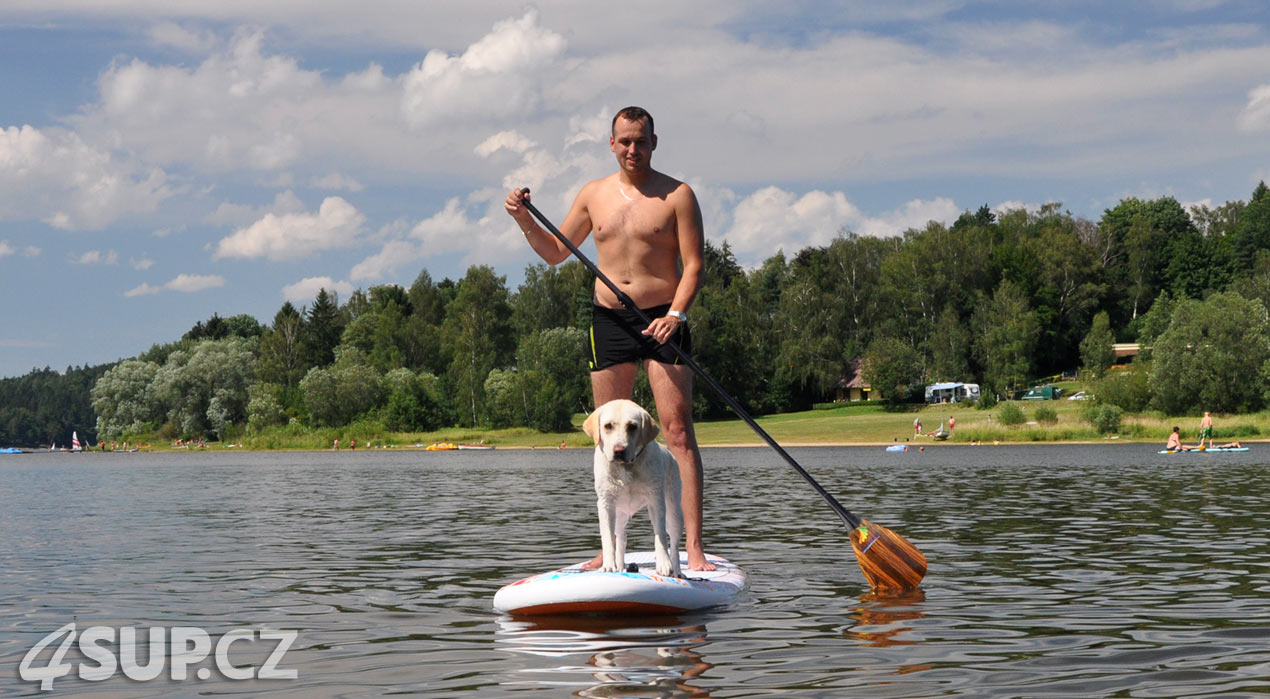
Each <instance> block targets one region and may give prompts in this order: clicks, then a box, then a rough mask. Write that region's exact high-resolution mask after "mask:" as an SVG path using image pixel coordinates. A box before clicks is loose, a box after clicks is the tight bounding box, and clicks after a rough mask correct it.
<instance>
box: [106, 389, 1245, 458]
mask: <svg viewBox="0 0 1270 699" xmlns="http://www.w3.org/2000/svg"><path fill="white" fill-rule="evenodd" d="M1018 405H1019V407H1020V408H1022V410H1023V412H1024V414H1025V416H1026V417H1027V422H1026V423H1025V424H1022V425H1017V426H1006V425H1002V424H1001V423H1000V422H999V421H998V420H997V410H996V409H993V410H977V409H975V408H974V407H972V406H966V405H932V406H914V407H913V409H911V410H909V411H907V412H887V411H885V410H883V409H882V407H881V406H878V405H860V404H850V403H845V404H841V405H836V406H833V407H829V408H825V409H817V410H809V411H805V412H798V413H785V414H780V415H771V416H766V417H762V418H757V421H758V423H759V424H760V425H761V426H762V427H763V429H764V430H766V431H767V432H768V433H769V434H770V435H772V437H773V438H774V439H776V441H777V442H779V443H780V444H782V445H784V446H800V445H838V444H843V445H852V444H858V445H870V444H872V445H877V444H892V443H895V442H897V441H905V440H908V441H911V442H915V443H919V444H926V443H933V440H932V439H931V438H930V437H914V435H913V419H914V418H915V417H920V418H921V420H922V431H923V432H930V431H932V430H934V429H936V428H937V427H939V425H940V423H941V422H944V423H947V422H948V421H950V420H952V419H955V420H956V429H955V430H954V431H953V434H952V437H951V438H950V439H949V440H948V441H947V442H943V443H944V444H972V443H976V442H978V443H988V444H992V443H998V442H999V443H1003V444H1008V443H1015V444H1017V443H1027V442H1067V443H1073V442H1104V441H1108V440H1122V441H1137V442H1159V443H1160V444H1163V443H1164V442H1165V440H1166V439H1167V438H1168V435H1169V433H1170V432H1171V431H1172V430H1173V426H1174V425H1177V426H1179V427H1181V428H1182V435H1183V441H1184V442H1186V443H1194V442H1195V439H1196V434H1197V433H1198V430H1199V415H1185V416H1167V415H1162V414H1156V413H1144V414H1136V415H1125V416H1124V417H1123V419H1122V421H1121V427H1120V431H1119V432H1118V433H1117V434H1115V435H1104V434H1099V433H1098V432H1096V431H1095V430H1094V428H1093V426H1092V425H1090V424H1089V423H1088V422H1086V421H1085V420H1084V419H1083V418H1082V416H1081V413H1082V411H1083V408H1084V406H1085V404H1084V403H1082V402H1079V401H1066V400H1057V401H1043V402H1042V401H1038V402H1019V403H1018ZM1041 406H1046V407H1049V408H1052V409H1053V410H1054V411H1055V412H1056V413H1057V416H1058V420H1057V421H1056V422H1053V423H1048V424H1042V423H1038V422H1037V421H1036V420H1035V419H1034V413H1035V411H1036V409H1037V408H1038V407H1041ZM582 418H583V416H582V415H578V416H576V417H575V419H574V423H575V428H577V429H574V430H573V431H570V432H563V433H561V432H557V433H542V432H536V431H533V430H529V429H525V428H516V429H504V430H480V429H466V428H450V429H445V430H439V431H436V432H420V433H390V432H385V431H383V428H382V427H381V426H379V425H378V424H376V423H356V424H353V425H350V426H348V427H344V428H338V429H316V430H311V429H307V428H297V427H281V428H276V429H272V430H268V431H266V432H263V433H261V434H254V435H250V434H249V435H242V436H241V437H235V438H233V439H231V440H228V441H229V442H230V443H232V444H235V445H238V444H241V448H243V449H248V450H287V449H331V448H332V447H333V446H334V442H335V440H336V439H338V440H340V447H341V448H344V449H346V448H348V446H349V442H350V440H356V442H357V446H358V448H362V449H364V448H366V447H367V446H372V447H383V446H391V447H394V448H422V447H425V446H427V445H430V444H434V443H453V444H486V445H492V446H495V447H502V448H558V447H559V446H560V444H561V443H563V444H565V445H566V446H567V447H571V448H576V447H590V446H591V441H590V439H588V438H587V436H586V435H585V434H583V433H582V431H581V429H580V425H581V424H582ZM1214 419H1215V422H1216V436H1217V440H1218V441H1226V440H1229V439H1239V440H1244V441H1247V440H1256V439H1259V438H1262V437H1265V436H1268V435H1270V412H1263V413H1255V414H1249V415H1229V416H1225V415H1216V416H1214ZM696 427H697V439H698V441H699V442H700V443H701V445H702V446H736V445H751V444H762V440H761V439H760V438H759V437H758V435H757V434H755V433H754V431H753V430H751V429H750V427H749V426H748V425H746V424H745V423H744V422H743V421H741V420H738V419H733V420H718V421H705V422H698V423H697V426H696ZM129 441H130V442H131V443H133V444H152V445H153V447H154V448H155V449H156V450H167V449H170V448H171V442H170V441H169V440H164V439H161V438H160V437H158V436H157V435H150V436H148V437H141V438H139V439H138V438H133V439H131V440H129ZM208 448H209V449H223V448H225V444H222V443H210V444H209V445H208Z"/></svg>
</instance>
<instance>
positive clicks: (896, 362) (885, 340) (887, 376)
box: [863, 337, 922, 406]
mask: <svg viewBox="0 0 1270 699" xmlns="http://www.w3.org/2000/svg"><path fill="white" fill-rule="evenodd" d="M921 366H922V365H921V356H920V355H919V354H918V352H917V350H915V349H913V348H912V347H911V346H909V345H908V343H906V342H904V341H903V340H900V339H897V338H894V337H879V338H877V339H875V340H874V341H873V342H872V343H871V344H870V345H869V349H868V351H867V352H865V355H864V367H863V373H864V380H865V381H867V382H868V383H869V385H871V386H872V387H873V390H875V391H877V392H878V394H879V395H880V396H881V397H882V398H883V399H885V400H886V402H887V404H889V405H891V406H897V405H899V404H900V403H903V402H904V401H905V400H907V398H908V396H909V394H910V393H911V392H912V391H914V390H916V389H918V388H920V387H921V385H922V368H921Z"/></svg>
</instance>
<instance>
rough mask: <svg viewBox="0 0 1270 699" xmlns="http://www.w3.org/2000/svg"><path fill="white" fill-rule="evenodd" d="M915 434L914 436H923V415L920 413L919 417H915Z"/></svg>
mask: <svg viewBox="0 0 1270 699" xmlns="http://www.w3.org/2000/svg"><path fill="white" fill-rule="evenodd" d="M913 436H914V437H920V436H922V416H921V415H918V416H917V417H915V418H913Z"/></svg>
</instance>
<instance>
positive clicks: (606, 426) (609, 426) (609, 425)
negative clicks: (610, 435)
mask: <svg viewBox="0 0 1270 699" xmlns="http://www.w3.org/2000/svg"><path fill="white" fill-rule="evenodd" d="M604 431H605V432H612V431H613V423H611V422H606V423H604Z"/></svg>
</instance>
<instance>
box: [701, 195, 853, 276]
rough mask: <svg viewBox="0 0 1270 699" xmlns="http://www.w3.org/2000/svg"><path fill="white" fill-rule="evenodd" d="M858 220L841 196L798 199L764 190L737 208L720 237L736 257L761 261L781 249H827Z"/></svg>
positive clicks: (817, 196)
mask: <svg viewBox="0 0 1270 699" xmlns="http://www.w3.org/2000/svg"><path fill="white" fill-rule="evenodd" d="M860 218H861V215H860V210H859V209H858V208H856V207H855V205H854V204H852V203H851V202H849V201H847V197H846V195H844V194H843V193H842V192H833V193H832V194H831V193H827V192H822V191H819V190H817V191H812V192H808V193H806V194H804V195H803V196H801V197H799V196H798V195H796V194H794V193H793V192H789V191H786V190H783V189H781V188H779V187H764V188H762V189H760V190H758V191H756V192H754V193H753V194H751V195H749V196H748V197H745V198H744V199H742V200H741V201H740V202H739V203H738V204H737V205H736V209H735V211H734V212H733V217H732V226H731V228H729V229H728V230H727V232H726V233H724V234H723V237H724V238H725V239H726V240H727V242H728V245H729V246H731V248H732V250H733V251H734V252H735V253H736V254H737V256H738V257H742V256H744V257H745V258H746V259H754V258H758V259H762V258H766V257H769V256H771V255H773V254H775V253H776V252H777V251H778V250H781V249H784V250H786V251H788V252H791V253H792V252H795V251H797V250H800V249H802V248H804V247H807V246H809V245H816V246H819V245H827V244H828V243H829V242H830V241H831V240H833V239H834V237H835V236H837V235H838V234H839V233H840V232H841V231H842V229H843V228H844V227H846V226H849V225H850V224H851V222H853V221H858V220H860Z"/></svg>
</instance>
